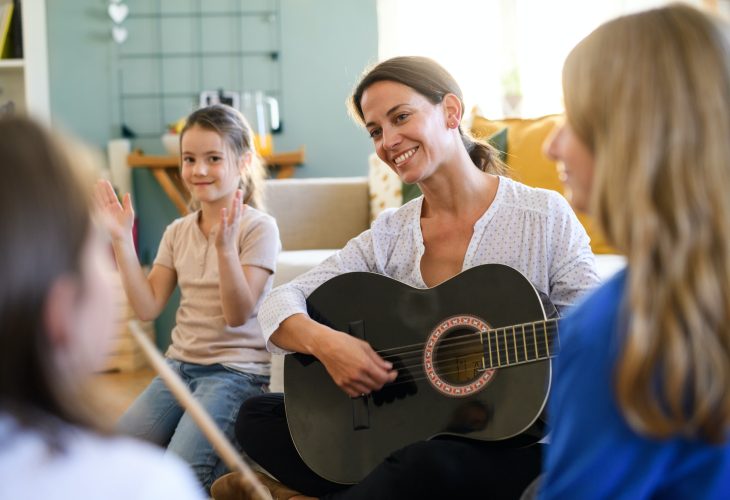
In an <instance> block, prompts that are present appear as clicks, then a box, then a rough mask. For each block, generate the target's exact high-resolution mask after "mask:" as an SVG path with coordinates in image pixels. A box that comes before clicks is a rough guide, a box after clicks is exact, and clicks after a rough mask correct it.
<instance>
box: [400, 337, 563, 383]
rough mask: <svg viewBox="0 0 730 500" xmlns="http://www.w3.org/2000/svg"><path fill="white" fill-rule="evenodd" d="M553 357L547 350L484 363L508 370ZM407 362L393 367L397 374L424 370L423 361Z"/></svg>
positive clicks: (455, 358)
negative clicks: (535, 354)
mask: <svg viewBox="0 0 730 500" xmlns="http://www.w3.org/2000/svg"><path fill="white" fill-rule="evenodd" d="M545 345H546V344H544V343H538V347H540V348H543V349H545ZM555 355H556V353H555V352H552V353H551V352H549V351H548V350H541V352H538V355H537V356H536V357H529V356H528V357H519V356H518V357H517V359H516V360H515V359H513V356H510V358H509V359H505V360H500V361H501V362H496V361H497V360H496V359H495V360H493V362H492V363H485V369H487V370H492V369H499V368H509V367H511V366H518V365H522V364H526V363H533V362H535V361H541V360H544V359H548V358H550V357H553V356H555ZM495 357H496V356H495ZM463 358H464V356H453V357H446V358H442V359H439V360H438V361H436V362H434V363H433V364H434V365H444V364H448V363H450V362H454V361H458V360H460V359H463ZM409 361H410V363H409V364H405V363H404V364H402V365H400V366H396V367H395V368H396V370H397V371H398V372H399V373H400V372H404V371H407V372H409V373H410V372H413V371H414V370H418V371H423V370H425V367H424V363H423V359H421V358H419V359H413V360H409ZM476 364H478V365H480V363H476ZM459 371H461V369H458V368H457V370H456V371H455V372H453V371H451V372H450V371H439V372H438V373H439V375H441V374H443V375H453V374H454V373H458V372H459ZM424 378H425V377H424Z"/></svg>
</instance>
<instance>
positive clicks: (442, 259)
mask: <svg viewBox="0 0 730 500" xmlns="http://www.w3.org/2000/svg"><path fill="white" fill-rule="evenodd" d="M351 108H352V114H353V116H355V117H356V119H358V120H359V121H361V123H362V124H363V125H365V127H366V129H367V131H368V133H369V135H370V136H371V137H372V141H373V146H374V148H375V152H376V153H377V154H378V156H379V157H380V158H381V159H382V160H383V161H384V162H385V163H387V164H388V166H389V167H390V168H391V169H393V170H394V171H395V172H397V173H398V175H399V176H400V179H401V180H402V181H405V182H413V183H417V184H418V186H419V188H420V189H421V191H422V192H423V195H422V196H419V197H417V198H415V199H414V200H412V201H410V202H408V203H406V204H405V205H403V206H402V207H401V208H399V209H397V210H387V211H385V212H383V213H382V214H381V215H380V216H379V217H378V218H377V219H376V220H375V222H373V225H372V227H371V229H369V230H367V231H365V232H363V233H362V234H360V235H359V236H357V237H355V238H353V239H352V240H350V241H349V242H348V243H347V245H346V246H345V247H344V248H343V249H342V250H340V251H339V252H337V254H336V255H334V256H333V257H331V258H330V259H328V260H326V261H325V262H323V263H322V264H321V265H319V266H318V267H316V268H314V269H313V270H311V271H310V272H308V273H306V274H304V275H302V276H300V277H298V278H296V279H295V280H293V281H291V282H289V283H287V284H285V285H283V286H281V287H278V288H277V289H276V290H274V291H273V292H272V293H271V294H270V295H269V296H268V298H267V299H266V300H265V301H264V304H263V305H262V308H261V314H260V315H259V319H260V321H261V326H262V330H263V333H264V337H265V339H266V340H267V347H268V348H269V349H270V350H271V351H272V352H279V353H287V352H298V353H302V354H306V355H311V356H313V357H314V358H316V359H317V362H318V363H321V365H318V366H319V368H318V369H321V370H326V373H327V375H325V380H326V381H327V383H328V385H327V386H326V390H327V391H329V392H332V393H334V394H339V395H340V396H338V397H340V399H341V395H342V393H344V394H346V395H347V396H349V397H351V398H357V400H356V401H357V402H356V403H354V404H356V405H358V406H357V407H356V406H353V407H352V408H351V410H352V411H354V413H353V414H349V413H348V418H345V419H344V420H342V421H340V422H338V424H337V425H343V426H346V425H348V423H349V425H353V424H352V422H353V420H352V419H353V418H355V419H356V420H357V422H358V425H359V424H360V423H362V421H361V420H358V418H359V417H363V418H365V417H364V415H365V413H361V412H359V411H358V410H357V408H359V407H360V406H359V404H360V403H359V402H361V401H364V404H365V408H367V405H370V404H371V403H370V401H372V404H375V405H377V404H379V402H382V401H383V399H388V398H387V394H389V388H390V387H394V386H396V385H398V384H400V383H402V382H403V383H407V382H408V377H409V376H410V375H409V371H408V370H407V369H400V368H399V367H398V365H397V363H398V360H397V359H393V358H392V357H389V356H388V354H387V353H385V352H377V351H376V350H375V348H374V347H373V346H371V345H370V344H368V343H367V342H366V341H365V340H362V339H360V338H357V336H356V334H357V333H358V331H359V330H358V327H357V324H359V323H362V322H358V321H357V318H354V317H353V318H351V323H350V324H351V327H350V328H349V329H348V328H341V329H334V328H332V327H330V326H329V323H328V324H325V323H327V322H325V321H323V322H322V323H319V322H317V321H315V320H314V319H312V318H311V317H310V316H309V315H308V313H307V311H308V309H307V301H308V300H309V298H310V297H311V295H312V294H313V292H314V291H315V290H318V289H319V287H320V286H321V285H323V284H324V283H325V282H328V283H329V282H330V281H329V280H334V279H335V278H338V277H341V276H342V275H344V274H345V273H350V272H355V271H365V272H368V273H377V274H379V275H383V276H386V277H388V278H392V280H386V281H389V282H390V281H393V280H397V281H400V282H401V283H403V284H405V285H408V286H409V287H412V288H416V289H420V290H419V291H421V290H423V289H427V288H434V287H436V286H437V285H439V284H442V283H444V282H446V281H449V283H452V281H450V280H451V278H454V277H455V276H456V275H457V274H459V273H461V272H463V271H466V270H469V269H470V268H473V267H475V266H479V265H481V264H487V263H495V264H503V265H506V266H509V267H511V268H513V269H516V270H517V271H519V272H520V273H522V274H523V275H524V276H525V277H526V278H527V280H525V282H526V283H528V284H529V282H531V283H532V284H531V285H529V287H530V290H533V291H532V293H533V294H534V289H533V288H532V287H533V286H534V288H536V289H537V290H538V291H542V292H543V293H544V294H545V295H546V296H548V295H549V299H550V301H552V303H553V304H554V306H556V307H557V308H558V309H564V308H566V307H568V306H569V305H570V304H572V303H574V302H575V301H576V300H577V299H578V298H579V297H580V295H581V294H582V293H584V292H585V291H586V290H588V289H590V288H592V287H593V286H594V285H596V284H597V283H598V277H597V275H596V272H595V269H594V262H593V255H592V253H591V251H590V247H589V245H588V237H587V235H586V234H585V231H584V230H583V228H582V226H581V225H580V223H579V222H578V220H577V219H576V217H575V215H574V213H573V211H572V210H571V209H570V207H569V206H568V204H567V202H566V201H565V199H564V198H562V197H561V196H560V195H559V194H558V193H555V192H549V191H545V190H538V189H533V188H529V187H527V186H525V185H523V184H520V183H518V182H515V181H513V180H511V179H509V178H507V177H505V176H504V175H501V174H502V173H503V166H502V165H501V163H500V161H499V159H498V153H497V152H496V151H495V150H494V149H493V148H491V147H490V146H489V145H487V144H484V143H482V142H479V141H476V140H474V139H473V138H471V137H470V136H469V135H468V134H467V133H466V132H465V131H464V130H463V128H462V124H461V121H462V117H463V113H464V105H463V100H462V96H461V89H460V88H459V86H458V85H457V84H456V82H455V81H454V79H453V78H452V77H451V75H450V74H449V73H448V72H447V71H446V70H444V69H443V68H442V67H441V66H440V65H438V64H437V63H436V62H435V61H433V60H431V59H427V58H423V57H398V58H393V59H389V60H387V61H383V62H382V63H380V64H378V65H376V66H375V67H373V68H371V69H370V70H369V71H367V72H366V73H365V74H364V76H363V77H362V79H361V80H360V82H359V84H358V85H357V87H356V88H355V91H354V93H353V96H352V99H351ZM356 276H357V274H356ZM528 280H529V282H528ZM487 281H488V280H487ZM494 281H495V283H488V282H485V283H483V286H484V287H485V288H487V287H490V286H493V287H497V288H498V286H499V285H498V283H497V282H498V281H499V280H494ZM457 288H458V287H457ZM477 288H478V287H474V286H471V285H470V286H465V287H463V288H461V289H459V290H457V291H456V292H454V293H449V295H457V296H458V295H459V294H464V295H465V296H469V297H476V298H477V300H479V298H480V297H483V295H482V294H481V291H480V290H479V289H477ZM342 295H345V296H347V295H349V294H342ZM416 295H417V296H419V297H420V296H421V295H420V294H413V296H416ZM436 295H438V294H435V296H436ZM409 297H410V295H409ZM344 300H347V297H344ZM349 300H353V299H352V298H350V299H349ZM410 302H412V301H409V302H408V303H409V304H410ZM416 302H418V301H416ZM548 302H549V301H548ZM356 303H357V301H356ZM315 309H317V308H315ZM343 309H344V308H343ZM317 310H318V309H317ZM408 311H409V315H418V316H419V317H420V316H421V312H420V311H418V310H417V308H416V310H411V309H408ZM406 321H407V318H406ZM342 330H349V333H351V334H352V335H349V334H348V332H344V331H342ZM421 333H422V334H423V335H424V336H425V335H426V334H427V333H428V332H426V331H424V332H421ZM365 337H366V338H367V333H366V332H365ZM297 359H301V358H297ZM304 359H309V358H304ZM390 384H392V385H390ZM486 385H488V384H486ZM318 387H319V386H318ZM322 389H323V390H324V388H322ZM381 390H382V391H383V392H380V391H381ZM396 392H397V390H396ZM371 398H372V399H371ZM391 399H392V398H391ZM394 404H396V403H394ZM316 406H317V405H316V404H315V403H314V402H313V403H312V404H311V408H310V409H309V410H307V411H309V412H311V415H319V414H320V413H318V411H320V410H319V409H317V407H316ZM467 406H469V407H470V408H478V407H479V405H467ZM287 410H289V408H287ZM321 411H322V412H325V411H326V410H325V409H321ZM363 411H365V410H363ZM434 411H436V409H434ZM487 413H489V412H487ZM482 414H483V412H482ZM484 416H485V417H486V418H490V417H489V415H484ZM298 417H300V416H299V415H298ZM423 417H424V415H409V417H408V418H413V419H416V418H423ZM452 417H453V418H452V419H451V420H452V421H454V422H461V421H463V420H464V418H465V417H464V414H463V412H462V414H459V415H452ZM304 418H305V419H306V418H309V417H308V416H307V415H305V416H304ZM311 418H312V419H313V420H317V418H316V417H311ZM345 420H346V421H345ZM456 427H458V428H460V427H459V426H456ZM365 428H367V426H365ZM450 428H451V427H450ZM363 432H365V430H364V431H363ZM236 434H237V437H238V439H239V441H240V443H241V444H242V446H243V448H244V450H245V452H246V453H247V454H248V456H249V457H251V458H252V459H254V460H256V461H257V462H259V464H260V465H261V466H262V467H263V468H264V469H266V470H267V471H269V472H271V473H272V474H274V475H275V476H276V477H277V479H279V480H281V481H282V482H283V483H285V484H286V485H287V486H289V487H291V488H294V489H295V490H298V491H301V492H304V493H305V494H308V495H316V496H318V497H320V498H341V499H361V498H453V497H462V496H464V497H468V496H471V495H474V496H481V495H482V494H483V492H484V491H490V492H492V493H494V494H495V496H497V497H510V498H512V497H518V496H519V494H520V492H521V491H522V490H523V488H524V487H525V486H526V485H527V484H528V483H529V482H530V481H531V480H532V479H533V478H534V477H535V476H536V475H537V473H538V471H539V468H540V456H541V451H540V446H539V445H535V446H528V447H524V446H520V447H516V448H514V449H504V448H499V449H498V448H497V447H494V446H491V445H490V444H489V443H477V442H471V441H465V440H462V439H450V438H448V437H446V436H440V438H439V439H434V440H431V441H426V442H418V443H413V444H410V442H409V444H408V445H407V446H405V447H403V448H401V449H398V450H390V451H389V452H388V453H390V452H392V453H391V454H390V455H388V453H385V454H382V456H381V454H378V460H382V462H381V463H380V465H378V466H376V467H375V468H374V469H373V470H372V471H370V473H369V474H367V475H366V476H365V477H364V478H363V479H362V481H361V482H359V483H358V484H356V485H353V486H351V487H349V488H348V487H345V485H343V484H339V483H336V482H333V481H329V480H327V479H325V478H323V477H320V476H319V475H317V474H316V473H315V472H314V471H313V470H311V469H309V467H308V465H307V463H306V462H305V461H304V460H303V459H302V458H301V457H300V455H299V454H298V453H297V448H296V447H295V444H294V442H293V441H292V437H291V436H290V434H289V429H288V425H287V414H286V413H285V411H284V400H283V396H282V395H281V394H272V395H267V396H260V397H257V398H252V399H251V400H249V401H247V402H246V403H244V405H243V406H242V407H241V411H240V413H239V417H238V421H237V423H236ZM359 435H360V436H365V435H368V436H369V435H370V434H363V433H361V434H359ZM353 446H354V445H353ZM343 448H345V447H343ZM355 448H357V447H356V446H355ZM353 453H355V454H358V453H363V454H365V453H367V452H366V451H364V450H355V451H353V449H342V450H341V452H339V451H338V452H337V454H336V457H334V459H335V460H341V461H346V460H348V457H349V456H351V455H352V454H353ZM376 462H377V461H376ZM424 470H428V471H429V474H427V475H426V476H424V474H423V471H424ZM233 478H235V476H233ZM219 481H220V482H219V483H216V484H218V485H223V486H225V485H227V486H228V487H229V488H228V493H230V494H231V495H232V496H231V497H227V496H218V494H219V493H221V490H225V489H226V488H225V487H223V486H222V487H221V490H218V491H217V492H215V491H214V493H215V494H216V498H234V497H235V495H236V490H235V484H237V483H236V482H235V480H233V479H232V478H231V476H225V477H224V478H221V480H219ZM280 498H281V497H280ZM284 498H288V497H284Z"/></svg>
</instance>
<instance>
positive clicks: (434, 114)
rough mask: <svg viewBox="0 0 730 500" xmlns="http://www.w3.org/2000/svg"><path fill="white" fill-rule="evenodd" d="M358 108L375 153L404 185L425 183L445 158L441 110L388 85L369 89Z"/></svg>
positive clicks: (411, 92)
mask: <svg viewBox="0 0 730 500" xmlns="http://www.w3.org/2000/svg"><path fill="white" fill-rule="evenodd" d="M360 105H361V107H362V112H363V118H364V121H365V128H367V130H368V133H369V134H370V137H371V138H372V140H373V144H374V146H375V152H376V153H377V155H378V157H379V158H380V159H381V160H383V161H384V162H385V163H386V164H388V166H389V167H390V168H392V169H393V170H394V171H395V172H396V173H397V174H398V175H399V176H400V178H401V180H403V181H404V182H406V183H408V184H413V183H416V182H419V181H421V180H423V179H425V178H426V177H428V176H430V175H431V174H432V173H433V171H434V170H435V169H436V168H437V166H438V165H439V164H440V163H441V162H442V160H443V158H445V154H446V152H445V151H446V146H447V142H446V137H447V130H448V129H447V126H446V116H445V113H444V111H443V109H442V106H440V105H434V104H432V103H431V102H430V101H429V100H428V99H426V98H425V97H424V96H423V95H421V94H419V93H418V92H416V91H415V90H413V89H412V88H410V87H408V86H407V85H403V84H401V83H397V82H392V81H380V82H376V83H373V84H372V85H370V86H369V87H368V88H367V89H366V90H365V92H363V95H362V99H361V101H360Z"/></svg>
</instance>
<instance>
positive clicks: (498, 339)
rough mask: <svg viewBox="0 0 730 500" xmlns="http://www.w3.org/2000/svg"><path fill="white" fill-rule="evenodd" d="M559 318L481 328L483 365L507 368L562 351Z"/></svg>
mask: <svg viewBox="0 0 730 500" xmlns="http://www.w3.org/2000/svg"><path fill="white" fill-rule="evenodd" d="M558 333H559V332H558V320H557V319H549V320H545V321H536V322H533V323H524V324H520V325H513V326H507V327H504V328H495V329H492V330H486V331H483V332H480V333H479V335H480V338H481V342H482V349H483V357H482V369H484V370H489V369H493V368H504V367H507V366H515V365H520V364H524V363H532V362H534V361H540V360H545V359H549V358H551V357H553V356H556V355H557V354H558V351H559V349H560V339H559V336H558Z"/></svg>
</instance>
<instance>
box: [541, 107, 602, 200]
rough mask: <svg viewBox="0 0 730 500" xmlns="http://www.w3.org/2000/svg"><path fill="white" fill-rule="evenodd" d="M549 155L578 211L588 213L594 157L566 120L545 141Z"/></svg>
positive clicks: (547, 154)
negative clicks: (554, 162) (555, 163)
mask: <svg viewBox="0 0 730 500" xmlns="http://www.w3.org/2000/svg"><path fill="white" fill-rule="evenodd" d="M544 149H545V155H546V156H547V157H548V158H550V159H551V160H553V161H557V162H558V174H559V176H560V181H561V182H562V183H563V184H564V185H565V188H566V196H567V198H568V200H569V201H570V204H571V205H572V206H573V208H575V209H576V210H581V211H584V212H586V211H588V209H589V207H590V200H591V191H592V188H593V172H594V168H595V162H594V157H593V153H592V152H591V151H590V150H589V149H588V146H586V145H585V144H584V143H583V142H582V141H581V140H580V139H579V138H578V136H577V135H576V134H575V132H573V129H572V128H571V127H570V124H569V123H568V121H567V120H566V121H565V122H564V123H563V124H562V125H560V126H559V127H557V128H556V129H555V131H553V133H552V134H551V135H550V136H549V137H548V138H547V140H546V141H545V146H544Z"/></svg>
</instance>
